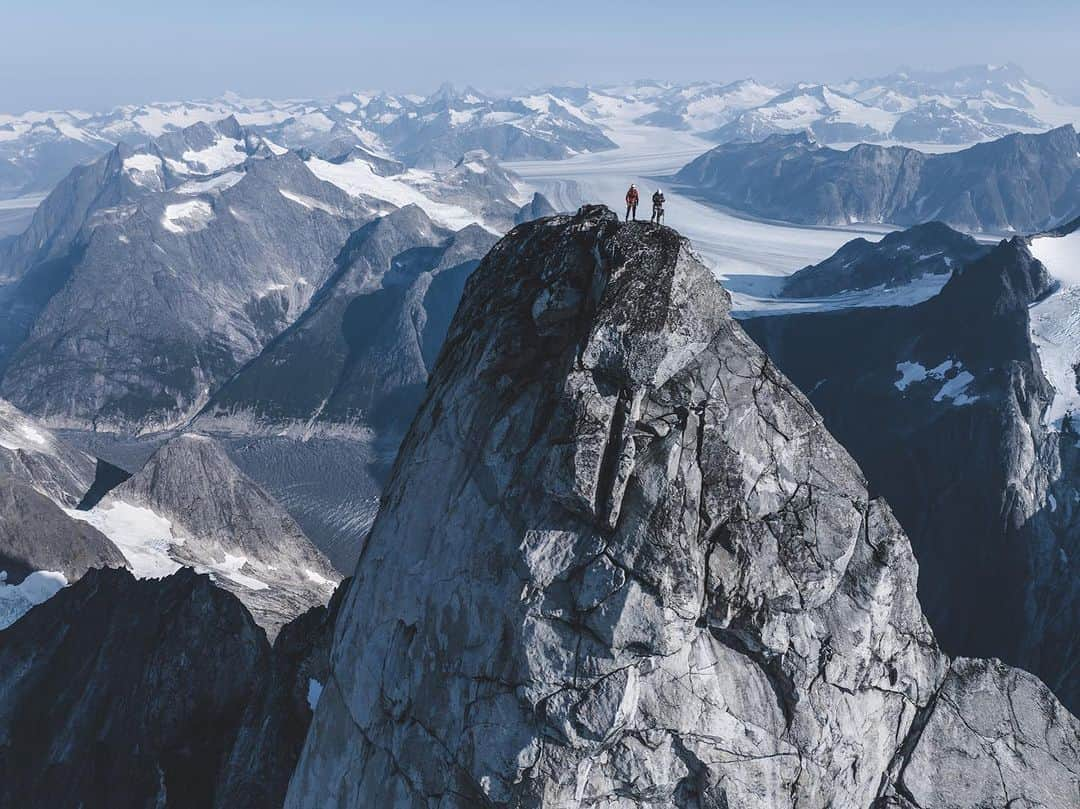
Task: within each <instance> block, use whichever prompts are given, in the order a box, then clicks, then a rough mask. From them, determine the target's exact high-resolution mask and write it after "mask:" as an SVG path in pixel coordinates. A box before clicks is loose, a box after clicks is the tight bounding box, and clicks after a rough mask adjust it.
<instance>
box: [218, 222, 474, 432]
mask: <svg viewBox="0 0 1080 809" xmlns="http://www.w3.org/2000/svg"><path fill="white" fill-rule="evenodd" d="M494 242H495V237H494V236H493V235H491V234H490V233H488V232H487V231H485V230H483V229H482V228H480V227H477V226H471V227H468V228H465V229H463V230H461V231H458V232H457V233H453V232H451V231H448V230H446V229H445V228H441V227H439V226H437V225H436V224H435V223H434V222H432V220H431V219H430V217H428V215H427V214H425V213H424V211H423V210H421V209H420V208H418V207H417V206H415V205H409V206H407V207H405V208H401V209H399V210H397V211H395V212H393V213H391V214H388V215H387V216H384V217H381V218H379V219H376V220H374V221H373V222H370V223H368V224H367V225H365V226H364V227H362V228H360V229H359V230H357V231H356V232H355V233H354V234H352V236H351V237H350V238H349V240H348V242H347V243H346V244H345V246H344V248H343V249H342V251H341V253H340V255H339V256H338V258H337V262H336V270H335V272H334V275H333V276H332V277H331V279H330V280H329V281H328V282H327V284H326V285H325V287H324V288H323V289H322V290H321V291H320V293H319V295H318V296H317V297H316V298H315V299H314V300H313V302H312V305H311V307H310V308H309V309H308V310H307V311H306V312H305V313H304V315H303V316H302V317H301V318H300V319H299V320H298V321H297V322H296V324H294V325H293V326H292V327H291V328H290V329H288V330H287V331H285V332H284V333H283V334H281V335H280V336H279V337H278V338H277V339H275V340H274V341H273V342H272V343H271V344H270V345H269V346H268V347H267V348H266V350H265V351H263V352H262V354H261V355H260V356H259V357H257V358H256V359H255V360H253V361H252V362H251V363H249V364H248V365H247V366H246V367H245V368H244V369H243V370H242V371H240V372H239V373H238V374H237V375H236V376H235V377H233V378H232V379H231V380H230V381H229V382H228V383H227V384H226V385H224V386H223V388H222V390H221V391H220V392H219V393H218V394H217V395H216V396H215V397H214V398H213V399H212V400H211V402H210V404H209V405H208V406H207V408H206V409H205V411H204V413H203V415H202V416H201V417H200V418H199V420H198V422H197V423H198V424H199V425H200V426H201V427H204V428H206V429H219V430H220V429H237V428H242V429H244V430H246V431H252V430H266V429H272V430H273V432H275V433H278V432H280V431H281V430H282V428H293V429H294V431H297V432H300V433H302V434H305V435H306V434H310V433H311V432H313V431H315V430H316V429H318V428H320V427H324V428H331V427H332V426H333V425H343V426H344V425H351V426H353V427H355V428H358V429H359V430H360V431H361V432H363V431H365V430H366V431H371V432H373V433H378V432H380V431H384V430H389V431H390V432H392V433H393V435H392V436H391V438H390V445H391V446H393V447H396V446H397V444H398V443H399V442H400V439H401V437H402V435H403V434H404V432H405V429H406V428H407V427H408V424H409V421H410V420H411V419H412V415H413V413H414V412H415V411H416V408H417V407H418V406H419V404H420V400H421V399H422V397H423V390H424V384H425V382H426V381H427V377H428V371H429V368H430V367H432V366H433V365H434V362H435V357H436V355H437V353H438V350H439V346H441V345H442V341H443V338H444V337H445V335H446V330H447V328H448V327H449V324H450V318H451V316H452V315H453V312H454V309H455V308H456V307H457V303H458V300H459V299H460V297H461V290H462V289H463V288H464V286H465V279H466V278H467V277H468V274H469V273H470V272H472V270H473V269H474V268H475V266H476V264H477V263H478V262H479V260H480V258H481V257H482V256H483V255H484V253H485V252H487V250H488V249H489V248H490V247H491V245H492V244H493V243H494Z"/></svg>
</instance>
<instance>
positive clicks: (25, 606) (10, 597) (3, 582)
mask: <svg viewBox="0 0 1080 809" xmlns="http://www.w3.org/2000/svg"><path fill="white" fill-rule="evenodd" d="M67 585H68V580H67V577H66V576H65V575H64V574H63V573H59V572H57V571H55V570H35V571H34V572H33V573H31V574H30V575H29V576H27V577H26V578H25V579H23V580H22V581H21V582H19V583H18V584H8V583H7V571H0V629H7V628H8V627H9V626H11V625H12V624H13V623H15V622H16V621H17V620H19V618H21V617H22V616H23V615H25V614H26V613H27V612H29V611H30V608H31V607H34V606H36V605H38V604H41V603H42V602H43V601H46V600H48V599H50V598H52V597H53V596H54V595H56V594H57V593H58V592H60V589H61V588H63V587H67Z"/></svg>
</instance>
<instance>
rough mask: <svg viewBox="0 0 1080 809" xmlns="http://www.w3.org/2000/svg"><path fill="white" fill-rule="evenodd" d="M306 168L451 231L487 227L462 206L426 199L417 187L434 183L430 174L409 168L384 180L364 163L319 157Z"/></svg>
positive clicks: (348, 190)
mask: <svg viewBox="0 0 1080 809" xmlns="http://www.w3.org/2000/svg"><path fill="white" fill-rule="evenodd" d="M306 165H307V167H308V168H309V169H310V170H311V172H312V174H314V175H315V176H316V177H318V178H319V179H320V180H325V181H326V182H328V183H332V184H333V185H336V186H337V187H338V188H340V189H341V190H342V191H344V192H345V193H347V194H349V195H351V196H354V197H360V196H366V197H374V198H376V199H381V200H383V201H385V202H389V203H390V204H391V205H396V206H397V207H399V208H404V207H405V206H406V205H416V206H417V207H419V208H421V209H423V211H424V213H426V214H427V215H428V216H430V217H431V218H432V219H433V220H434V221H435V222H437V223H439V224H440V225H442V226H444V227H447V228H450V229H452V230H461V229H462V228H464V227H468V226H469V225H471V224H474V223H475V224H479V225H484V222H483V221H482V219H481V218H480V217H478V216H477V215H475V214H473V213H470V212H469V211H468V210H466V209H465V208H462V207H461V206H459V205H449V204H447V203H443V202H436V201H435V200H433V199H431V198H430V197H427V196H425V195H424V194H423V192H421V191H420V190H419V189H418V188H417V187H416V186H418V185H423V184H424V183H431V182H434V177H433V175H432V174H431V173H430V172H426V171H420V170H419V169H409V170H408V171H406V172H404V173H403V174H398V175H394V176H393V177H382V176H380V175H378V174H376V173H375V171H374V170H373V169H372V168H371V164H369V163H367V162H366V161H364V160H350V161H349V162H347V163H341V164H337V163H330V162H328V161H326V160H321V159H320V158H318V157H312V158H310V159H309V160H308V161H307V164H306ZM294 201H295V202H300V201H299V200H298V199H297V200H294ZM300 204H304V203H303V202H301V203H300ZM489 230H490V228H489Z"/></svg>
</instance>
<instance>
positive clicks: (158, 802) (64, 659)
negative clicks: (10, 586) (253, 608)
mask: <svg viewBox="0 0 1080 809" xmlns="http://www.w3.org/2000/svg"><path fill="white" fill-rule="evenodd" d="M268 665H269V648H268V647H267V643H266V639H265V638H264V637H263V636H262V632H260V631H259V629H258V627H256V626H255V624H254V623H253V622H252V620H251V617H250V616H249V615H248V614H247V613H246V612H245V610H244V608H243V607H242V606H241V605H240V602H238V601H237V600H236V599H235V598H233V596H231V595H229V594H228V593H225V592H224V591H222V590H220V589H218V588H217V587H214V586H213V585H212V584H211V583H210V581H209V579H207V578H206V577H204V576H196V575H194V574H192V573H191V572H190V571H188V572H184V573H181V574H178V575H176V576H172V577H170V578H168V579H165V580H160V581H159V580H153V581H137V580H135V579H133V578H132V577H131V574H130V573H128V572H127V571H120V570H95V571H91V572H90V573H89V574H87V575H86V576H85V577H83V579H82V580H80V581H79V582H77V583H76V584H75V585H73V586H72V587H69V588H66V589H64V590H61V591H60V592H59V593H58V594H57V595H56V596H54V597H53V598H52V599H50V600H49V601H48V602H46V603H45V604H43V605H41V606H39V607H37V608H35V609H33V610H31V612H30V613H29V614H27V615H25V616H24V617H23V618H22V619H21V620H19V621H18V622H17V623H16V624H14V625H13V626H12V627H10V628H9V629H7V630H4V631H3V632H2V633H0V776H2V778H0V803H2V804H4V805H5V806H16V805H19V804H23V805H29V806H85V807H88V808H89V807H106V806H140V807H141V806H147V807H149V806H164V807H170V808H171V807H192V809H194V807H206V806H209V805H210V803H211V800H212V796H213V794H214V785H215V779H216V776H217V772H218V768H219V764H220V762H221V761H222V760H223V759H224V756H225V754H226V753H227V751H228V749H229V745H230V743H231V741H232V739H233V737H234V735H235V729H236V726H237V722H238V720H239V717H240V716H241V714H242V712H243V710H244V706H245V704H246V702H247V699H248V697H249V695H250V692H251V689H252V686H253V682H254V679H255V678H256V676H257V675H258V673H259V672H260V671H262V670H264V669H265V668H266V667H267V666H268Z"/></svg>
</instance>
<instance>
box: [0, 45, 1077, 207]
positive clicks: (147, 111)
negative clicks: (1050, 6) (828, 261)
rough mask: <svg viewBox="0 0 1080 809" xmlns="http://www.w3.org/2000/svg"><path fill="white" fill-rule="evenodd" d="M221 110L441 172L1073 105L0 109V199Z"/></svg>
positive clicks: (296, 137) (745, 99) (846, 96)
mask: <svg viewBox="0 0 1080 809" xmlns="http://www.w3.org/2000/svg"><path fill="white" fill-rule="evenodd" d="M229 116H233V117H235V119H236V120H237V122H238V123H239V124H240V125H242V126H244V127H245V128H246V129H248V130H249V131H251V132H255V133H258V134H260V135H262V136H264V137H266V138H267V139H269V140H270V141H272V142H274V143H276V144H279V145H281V146H284V147H287V148H293V149H295V148H301V147H307V148H310V149H313V150H315V151H318V152H320V153H321V154H323V156H326V155H327V154H328V153H329V152H335V151H336V154H341V153H343V152H344V151H345V150H346V149H348V148H350V147H357V148H362V149H365V150H367V151H368V152H370V153H372V154H374V155H378V156H381V157H382V158H383V159H389V160H398V161H402V162H404V163H405V164H407V165H409V166H414V167H419V168H428V169H432V168H434V169H446V168H449V167H451V166H453V165H454V164H455V163H457V161H458V160H459V159H460V157H461V155H462V154H464V153H465V152H468V151H473V150H477V149H482V150H484V151H486V152H487V153H488V154H489V155H491V156H492V157H493V158H495V159H497V160H510V159H515V160H517V159H545V160H551V159H560V158H565V157H569V156H572V155H574V154H579V153H582V152H591V151H598V150H604V149H610V148H612V147H614V146H615V145H616V144H615V143H614V141H613V138H617V137H618V133H617V132H616V131H614V130H612V128H611V125H612V123H620V124H625V123H626V122H636V123H638V124H642V125H651V126H657V127H665V128H671V129H677V130H689V131H692V132H696V133H701V134H704V135H707V136H709V137H711V138H714V139H716V140H719V141H722V142H727V141H732V140H760V139H761V138H763V137H766V136H767V135H770V134H775V133H778V132H781V133H782V132H791V131H801V130H808V131H811V132H813V133H814V135H815V136H816V137H817V138H818V139H820V140H822V141H823V142H828V143H841V142H844V143H848V142H851V141H860V140H866V141H871V142H886V141H887V142H897V143H912V144H918V143H932V144H952V145H963V144H970V143H975V142H978V141H983V140H989V139H993V138H998V137H1001V136H1002V135H1005V134H1009V133H1011V132H1039V131H1043V130H1046V129H1049V128H1051V127H1054V126H1060V125H1063V124H1068V123H1073V124H1076V123H1080V108H1078V107H1076V106H1075V105H1070V104H1067V103H1065V102H1063V101H1061V100H1060V99H1057V98H1055V97H1054V95H1053V94H1052V93H1051V92H1050V91H1049V90H1047V89H1046V88H1045V87H1043V86H1042V85H1040V84H1038V83H1037V82H1035V81H1034V80H1033V79H1031V78H1030V77H1028V76H1027V75H1025V74H1024V73H1023V71H1021V70H1020V69H1019V68H1017V67H1015V66H1008V67H1001V68H995V67H988V66H974V67H963V68H957V69H955V70H950V71H944V72H940V73H929V72H902V73H895V74H892V75H889V76H884V77H879V78H870V79H853V80H850V81H847V82H840V83H837V84H835V85H822V84H820V83H799V84H796V85H794V86H791V87H779V86H773V85H770V84H767V83H762V82H759V81H756V80H754V79H752V78H746V79H741V80H738V81H732V82H708V81H701V82H690V83H682V84H679V83H671V82H662V81H640V82H635V83H632V84H627V85H618V86H592V87H584V86H583V87H551V88H545V89H539V90H537V91H535V92H530V93H523V94H519V95H510V96H500V97H492V96H488V95H485V94H483V93H481V92H479V91H477V90H474V89H472V88H466V89H464V90H456V89H454V88H453V87H452V86H450V85H444V86H443V87H441V88H440V89H439V90H438V91H437V92H435V93H432V94H431V95H428V96H421V95H405V94H399V95H390V94H387V93H379V92H356V93H348V94H345V95H341V96H339V97H336V98H331V99H327V100H314V99H284V100H267V99H244V98H240V97H238V96H236V95H234V94H226V95H225V96H224V97H222V98H220V99H215V100H212V101H179V102H168V103H152V104H138V105H124V106H120V107H117V108H115V109H112V110H109V111H107V112H103V113H87V112H81V111H51V112H27V113H23V114H19V115H11V114H6V115H5V114H0V199H3V198H6V197H17V196H23V195H28V194H34V193H41V192H46V191H49V190H50V189H51V188H52V187H53V186H54V185H55V184H56V183H57V182H58V181H59V180H60V179H62V178H63V177H64V176H65V175H66V174H67V172H68V171H69V170H70V169H71V168H73V167H74V166H75V165H78V164H81V163H86V162H89V161H91V160H93V159H94V158H95V157H96V156H99V155H101V154H104V153H105V152H107V151H108V150H109V149H111V148H112V147H113V146H115V145H116V144H117V143H119V142H121V141H124V142H127V143H128V144H130V145H139V144H141V143H145V142H147V141H148V140H151V139H153V138H157V137H160V136H161V135H164V134H166V133H168V132H175V131H179V130H182V129H185V128H187V127H189V126H191V125H193V124H196V123H199V122H202V123H212V122H214V121H218V120H221V119H222V118H226V117H229ZM322 150H328V151H325V152H324V151H322ZM330 156H333V155H330Z"/></svg>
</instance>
